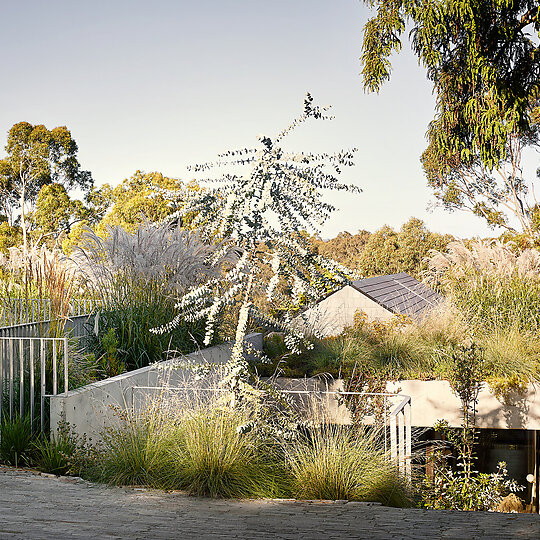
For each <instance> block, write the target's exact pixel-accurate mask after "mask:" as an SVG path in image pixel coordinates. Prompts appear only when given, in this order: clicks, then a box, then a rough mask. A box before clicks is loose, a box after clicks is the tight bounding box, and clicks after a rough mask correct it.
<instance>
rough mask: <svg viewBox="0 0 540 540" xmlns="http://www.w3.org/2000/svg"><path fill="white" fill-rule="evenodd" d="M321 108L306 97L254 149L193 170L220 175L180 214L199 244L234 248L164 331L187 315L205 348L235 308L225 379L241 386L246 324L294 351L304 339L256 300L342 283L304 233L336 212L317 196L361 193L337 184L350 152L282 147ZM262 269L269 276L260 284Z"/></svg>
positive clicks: (322, 112)
mask: <svg viewBox="0 0 540 540" xmlns="http://www.w3.org/2000/svg"><path fill="white" fill-rule="evenodd" d="M327 111H328V108H327V107H318V106H316V105H314V103H313V99H312V97H311V96H310V95H309V94H307V96H306V98H305V100H304V108H303V112H302V114H301V115H300V116H298V117H297V118H296V119H295V120H293V122H292V123H291V124H290V125H289V126H287V127H286V128H285V129H284V130H283V131H281V132H280V133H278V134H277V135H276V136H275V137H269V136H266V135H259V137H258V140H259V145H258V147H256V148H244V149H240V150H231V151H228V152H225V153H224V154H221V155H220V156H219V157H218V160H217V161H215V162H210V163H205V164H202V165H196V166H194V167H192V170H193V171H195V172H198V173H201V172H202V173H205V174H206V173H207V171H209V170H210V169H214V168H217V170H220V171H221V175H217V177H214V178H207V179H206V180H199V182H202V183H203V184H204V185H207V186H208V187H207V188H205V189H201V190H200V191H197V192H192V193H190V194H189V197H188V198H187V199H186V203H185V207H184V208H183V209H182V210H181V211H180V212H179V213H177V214H176V215H174V214H173V216H172V219H174V218H176V217H177V216H178V215H191V216H194V217H193V220H192V222H191V224H190V226H191V227H193V228H196V229H197V230H198V231H199V233H200V234H202V235H203V236H204V237H206V238H209V239H213V240H214V241H216V239H219V240H223V241H228V242H230V243H233V244H234V245H235V246H236V249H237V251H238V257H239V258H238V260H237V262H236V263H235V264H234V265H231V266H230V268H229V269H228V271H226V272H225V274H224V276H223V277H222V278H215V279H213V280H211V281H210V282H208V283H206V284H204V285H202V286H200V287H194V288H192V289H191V290H189V291H188V292H187V294H185V295H184V296H183V298H182V299H181V300H180V302H179V303H178V306H177V307H178V309H179V310H180V313H179V314H178V316H177V317H176V318H175V319H174V320H173V321H171V323H170V324H169V325H166V326H165V327H163V328H160V329H158V330H157V331H161V332H163V331H167V330H169V329H170V328H172V327H174V325H175V324H176V323H177V322H178V320H181V318H182V317H184V316H188V317H190V318H192V319H201V318H205V319H206V321H207V323H206V324H207V326H206V337H205V342H206V343H210V341H211V339H212V336H213V333H214V330H215V328H214V327H215V322H216V320H217V316H218V314H219V313H220V312H221V311H222V310H224V309H225V308H226V307H227V306H231V305H235V304H239V305H240V309H239V311H238V319H237V325H236V335H235V342H234V347H233V353H232V358H231V363H230V364H229V368H230V369H229V375H230V380H231V381H235V382H239V381H240V380H242V378H243V376H246V375H247V364H246V363H245V361H244V360H243V338H244V335H245V333H246V331H247V328H248V321H249V319H250V318H251V319H252V320H256V321H259V322H262V323H266V324H269V325H272V326H274V327H277V328H282V329H284V330H287V331H288V332H287V334H286V342H287V344H288V345H289V347H290V348H291V349H292V350H295V349H296V348H297V347H298V346H299V345H300V343H301V342H302V341H303V340H304V336H303V335H302V333H301V332H300V331H299V330H295V329H294V328H293V326H292V325H291V324H290V318H289V317H285V319H284V321H278V320H276V319H275V318H273V317H272V316H271V315H269V314H268V313H265V312H263V311H262V310H261V309H260V308H259V307H258V306H257V302H256V300H257V299H260V298H265V299H266V301H270V300H272V298H273V297H274V295H276V294H278V285H279V284H280V281H283V282H285V284H286V285H287V286H288V288H289V290H290V292H291V294H292V296H293V297H295V298H296V299H297V300H298V299H299V298H300V297H301V296H302V297H304V298H305V299H306V300H307V301H310V300H314V299H316V298H318V297H319V296H320V295H321V294H323V293H324V292H326V291H327V290H328V289H329V288H332V287H335V285H336V282H345V281H346V280H347V276H346V271H345V269H344V268H343V267H341V266H340V265H338V264H337V263H335V262H333V261H331V260H328V259H325V258H324V257H322V256H320V255H317V254H316V253H315V252H314V251H313V250H312V244H311V243H310V241H309V237H308V235H306V234H305V232H306V231H307V232H309V231H313V232H317V231H318V230H319V227H320V226H321V225H322V224H323V223H324V222H325V221H326V219H327V218H328V217H329V215H330V214H331V212H332V211H333V210H334V207H333V206H332V205H331V204H329V203H328V202H326V201H325V200H324V199H323V190H347V191H351V192H359V191H360V189H359V188H358V187H356V186H350V185H347V184H344V183H342V182H340V181H339V179H338V176H339V174H340V173H341V172H342V169H343V168H344V167H350V166H352V165H353V164H354V163H353V157H354V152H355V151H356V149H352V150H342V151H339V152H336V153H310V152H291V151H288V150H286V149H285V148H284V146H283V144H284V140H285V138H286V137H287V136H288V135H290V134H291V133H292V132H293V131H294V130H295V129H296V128H298V127H299V126H300V125H301V124H303V123H304V122H306V121H308V120H325V119H329V118H331V117H330V116H328V114H327ZM263 265H269V266H270V267H271V269H272V272H271V277H270V278H269V279H268V280H265V279H264V278H263V275H264V272H263V271H262V269H261V268H262V266H263Z"/></svg>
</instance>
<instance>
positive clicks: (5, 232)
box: [0, 221, 22, 253]
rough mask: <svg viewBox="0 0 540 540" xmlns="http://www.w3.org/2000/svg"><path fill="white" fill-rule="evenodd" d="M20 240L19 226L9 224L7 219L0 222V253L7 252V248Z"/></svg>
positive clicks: (17, 243) (15, 244)
mask: <svg viewBox="0 0 540 540" xmlns="http://www.w3.org/2000/svg"><path fill="white" fill-rule="evenodd" d="M21 241H22V231H21V228H20V227H18V226H16V225H15V226H11V225H10V224H9V223H8V222H7V221H2V222H0V253H7V252H8V250H9V248H11V247H14V246H18V245H19V244H20V243H21Z"/></svg>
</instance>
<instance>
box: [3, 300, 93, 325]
mask: <svg viewBox="0 0 540 540" xmlns="http://www.w3.org/2000/svg"><path fill="white" fill-rule="evenodd" d="M59 308H60V309H59V312H60V313H63V314H65V316H66V317H78V316H81V315H84V314H88V313H93V312H94V311H95V310H96V308H97V304H96V302H95V301H94V300H92V299H89V298H72V299H71V300H70V301H69V306H67V307H64V306H63V305H60V306H59ZM53 316H54V313H53V308H52V305H51V300H50V299H48V298H30V299H22V298H2V299H1V300H0V328H1V327H3V326H16V325H21V324H28V323H34V322H39V321H48V320H50V319H51V318H52V317H53Z"/></svg>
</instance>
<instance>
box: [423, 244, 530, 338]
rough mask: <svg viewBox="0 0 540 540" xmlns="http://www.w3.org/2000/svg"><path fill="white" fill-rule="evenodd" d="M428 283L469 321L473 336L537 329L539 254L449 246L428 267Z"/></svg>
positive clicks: (493, 247)
mask: <svg viewBox="0 0 540 540" xmlns="http://www.w3.org/2000/svg"><path fill="white" fill-rule="evenodd" d="M429 267H430V273H431V280H432V281H434V282H436V283H438V284H439V285H440V286H441V288H442V290H443V293H444V294H445V296H447V297H448V298H451V299H452V301H453V303H454V304H455V305H456V306H457V307H458V309H460V310H461V311H462V312H463V313H464V314H465V316H466V318H467V319H468V320H469V321H471V324H472V326H473V327H476V328H475V333H476V334H479V333H489V332H499V333H500V332H503V331H514V330H515V331H517V332H520V333H523V332H525V333H526V332H533V333H534V332H536V331H537V330H538V329H539V328H540V279H539V278H538V275H539V274H538V272H539V270H540V254H539V252H538V251H537V250H533V249H525V250H521V249H518V248H516V247H515V246H514V245H512V244H502V243H500V242H492V243H484V242H472V243H471V244H470V245H469V246H466V245H465V244H463V243H462V242H453V243H451V244H450V245H449V246H448V249H447V250H446V251H445V252H444V253H443V252H438V253H435V254H433V256H432V257H431V260H430V262H429Z"/></svg>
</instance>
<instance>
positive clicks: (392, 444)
mask: <svg viewBox="0 0 540 540" xmlns="http://www.w3.org/2000/svg"><path fill="white" fill-rule="evenodd" d="M139 390H140V391H145V390H146V391H153V392H163V391H171V392H188V391H196V392H199V391H201V390H202V391H206V392H227V391H228V390H226V389H224V388H196V389H195V388H193V387H168V386H131V387H128V388H126V389H125V391H124V394H125V392H126V391H130V392H131V408H132V409H134V407H135V393H136V392H137V391H139ZM280 392H282V393H284V394H290V395H298V396H301V395H306V396H309V395H311V396H318V397H321V396H327V397H328V396H333V397H334V398H335V399H336V400H338V399H339V398H340V397H344V396H361V397H383V398H384V400H385V401H384V406H385V411H386V410H388V409H389V400H390V399H394V398H399V399H400V402H399V403H398V404H397V405H396V406H394V407H392V408H391V410H390V411H389V413H388V414H387V415H385V417H384V429H383V433H384V449H385V451H388V450H390V453H389V455H390V458H391V459H392V461H394V463H395V464H396V465H397V467H398V470H399V472H400V473H401V474H403V475H404V476H405V477H406V478H407V479H408V480H409V481H410V480H411V472H412V470H411V469H412V467H411V462H412V426H411V403H412V401H411V397H410V396H406V395H403V394H391V393H385V392H339V391H334V392H331V391H317V390H280Z"/></svg>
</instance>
